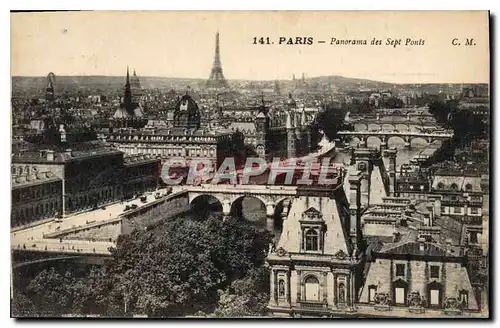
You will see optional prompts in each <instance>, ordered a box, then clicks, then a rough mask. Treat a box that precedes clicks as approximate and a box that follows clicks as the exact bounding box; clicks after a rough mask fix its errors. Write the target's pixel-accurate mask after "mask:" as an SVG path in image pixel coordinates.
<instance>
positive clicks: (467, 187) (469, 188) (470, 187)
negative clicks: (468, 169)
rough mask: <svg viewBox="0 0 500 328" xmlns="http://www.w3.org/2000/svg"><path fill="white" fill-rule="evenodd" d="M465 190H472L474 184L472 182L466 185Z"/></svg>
mask: <svg viewBox="0 0 500 328" xmlns="http://www.w3.org/2000/svg"><path fill="white" fill-rule="evenodd" d="M465 190H468V191H469V190H472V185H471V184H470V183H468V184H466V185H465Z"/></svg>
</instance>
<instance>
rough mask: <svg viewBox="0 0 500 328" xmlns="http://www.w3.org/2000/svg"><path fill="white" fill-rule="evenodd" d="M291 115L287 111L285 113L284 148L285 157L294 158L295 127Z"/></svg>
mask: <svg viewBox="0 0 500 328" xmlns="http://www.w3.org/2000/svg"><path fill="white" fill-rule="evenodd" d="M292 115H293V113H290V112H289V111H288V112H287V113H286V127H285V128H286V140H287V141H286V146H287V147H286V149H287V158H294V157H295V156H296V143H295V140H296V139H295V127H294V126H293V123H292Z"/></svg>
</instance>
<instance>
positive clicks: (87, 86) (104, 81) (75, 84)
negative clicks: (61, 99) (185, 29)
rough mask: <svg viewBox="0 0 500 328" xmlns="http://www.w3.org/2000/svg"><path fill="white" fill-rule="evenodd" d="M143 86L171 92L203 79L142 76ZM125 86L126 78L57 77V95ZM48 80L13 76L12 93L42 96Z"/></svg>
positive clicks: (116, 88) (111, 89)
mask: <svg viewBox="0 0 500 328" xmlns="http://www.w3.org/2000/svg"><path fill="white" fill-rule="evenodd" d="M139 78H140V81H141V85H142V87H143V88H145V89H155V88H158V89H162V90H170V89H171V88H178V87H179V86H184V87H185V86H187V85H191V86H193V87H194V86H196V85H198V84H203V83H204V82H205V80H203V79H185V78H166V77H148V76H145V77H143V76H140V77H139ZM124 85H125V76H56V82H55V89H56V93H64V92H65V91H66V92H71V93H74V92H75V91H79V90H80V91H87V92H88V91H91V92H101V93H112V92H115V91H119V92H122V90H123V87H124ZM46 86H47V78H46V77H41V76H36V77H28V76H13V77H12V92H13V93H14V94H15V93H28V94H33V95H41V94H43V93H44V92H45V88H46Z"/></svg>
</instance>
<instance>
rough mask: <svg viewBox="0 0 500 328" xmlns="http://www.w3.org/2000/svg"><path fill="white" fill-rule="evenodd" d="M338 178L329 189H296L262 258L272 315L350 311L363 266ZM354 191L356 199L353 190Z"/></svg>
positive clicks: (313, 314)
mask: <svg viewBox="0 0 500 328" xmlns="http://www.w3.org/2000/svg"><path fill="white" fill-rule="evenodd" d="M338 182H339V183H338V185H336V186H335V187H333V188H332V186H329V187H322V186H317V187H311V186H304V187H302V186H301V187H299V189H298V191H297V197H296V198H295V199H294V200H293V202H292V204H291V208H290V212H289V213H288V215H287V216H286V217H285V218H284V221H283V232H282V233H281V237H280V239H279V242H278V244H277V246H276V248H275V249H274V250H273V251H272V252H271V253H270V254H269V256H268V258H267V261H268V263H269V265H270V266H271V289H270V292H271V294H270V295H271V296H270V301H269V310H270V311H271V313H272V314H273V315H274V316H294V317H307V316H330V315H332V314H333V313H342V314H349V313H352V312H353V311H355V303H356V301H357V291H358V289H359V286H360V282H361V281H360V276H359V273H360V272H361V271H362V264H363V256H362V253H360V252H358V251H357V249H358V248H359V247H361V239H357V237H356V232H355V231H354V230H352V231H351V223H350V221H351V214H350V210H349V203H348V201H347V197H346V195H345V193H344V190H343V188H342V183H341V179H339V181H338ZM357 195H358V196H357V197H358V199H359V188H358V189H357ZM358 205H359V204H358ZM354 212H356V211H354ZM355 217H356V216H354V220H356V219H355ZM358 224H359V221H356V222H353V225H354V226H357V225H358ZM351 232H353V233H354V237H352V236H351ZM358 244H359V245H358ZM358 255H360V256H358Z"/></svg>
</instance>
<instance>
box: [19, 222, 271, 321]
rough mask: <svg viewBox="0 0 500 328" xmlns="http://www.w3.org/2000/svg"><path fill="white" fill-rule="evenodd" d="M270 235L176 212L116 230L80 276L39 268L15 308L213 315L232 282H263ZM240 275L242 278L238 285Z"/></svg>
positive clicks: (53, 312) (56, 312) (249, 285)
mask: <svg viewBox="0 0 500 328" xmlns="http://www.w3.org/2000/svg"><path fill="white" fill-rule="evenodd" d="M271 238H272V237H271V234H270V233H268V232H267V231H266V230H261V229H258V228H256V227H253V226H252V225H251V224H250V223H248V222H246V221H244V220H241V219H238V218H230V219H228V220H225V221H223V220H222V219H221V218H220V217H217V216H211V217H209V218H208V219H206V220H199V221H195V220H192V219H187V218H183V217H179V218H177V219H176V220H173V221H169V222H166V223H165V224H164V225H162V226H160V227H158V228H156V229H153V230H150V231H137V230H136V231H134V232H133V233H132V234H130V235H123V236H121V237H120V238H119V240H118V243H117V247H116V249H112V259H111V260H110V262H109V263H108V264H107V265H106V266H105V267H102V268H99V269H96V270H92V271H91V272H90V273H89V274H88V275H87V276H86V277H84V278H75V277H74V276H73V275H72V274H71V273H70V272H67V273H62V274H61V273H58V272H57V271H55V270H54V269H50V270H44V271H41V272H40V273H39V274H38V275H37V276H36V277H35V278H34V279H33V280H32V281H31V282H30V284H29V286H28V287H27V288H26V290H25V291H24V292H23V293H20V296H19V298H17V301H16V302H17V303H19V304H18V305H17V308H18V309H19V310H18V311H17V313H21V312H22V311H24V312H26V311H27V310H29V309H31V310H32V311H33V308H34V309H35V310H36V312H37V314H38V315H49V316H54V315H60V314H64V313H78V314H101V315H106V316H124V315H130V314H146V315H148V316H162V317H175V316H185V315H190V314H195V313H197V312H199V311H203V312H204V313H212V312H213V311H214V310H215V308H216V307H217V304H218V302H219V298H220V295H224V292H220V290H226V288H228V287H229V286H233V285H232V283H233V282H234V284H235V285H234V286H236V287H234V286H233V287H231V288H232V289H231V291H233V290H234V291H236V292H237V293H238V291H239V293H240V294H241V293H242V292H241V290H243V289H245V288H246V289H245V290H246V291H248V290H253V293H256V292H257V293H258V292H259V291H261V290H262V287H261V286H260V287H259V286H252V283H253V282H260V283H265V282H263V281H262V277H261V276H259V275H258V274H256V273H255V272H260V271H255V270H256V269H257V268H260V267H262V266H263V264H264V262H265V257H266V254H267V253H266V250H267V247H268V245H269V243H270V242H271ZM249 272H250V273H251V274H250V276H249V278H245V276H246V275H247V273H249ZM240 279H243V280H242V281H243V282H241V283H237V281H240ZM259 279H260V280H259ZM245 282H246V283H245ZM265 289H268V285H267V284H266V285H265ZM221 293H222V294H221ZM245 293H246V292H245ZM256 297H257V299H260V298H259V297H258V296H256ZM261 298H265V297H261ZM222 302H223V303H224V301H222ZM254 302H257V303H258V300H255V301H254ZM224 304H225V303H224ZM259 304H260V303H259ZM219 306H220V305H219ZM250 308H254V307H250ZM257 308H258V309H260V310H261V307H259V306H257ZM249 311H250V310H249Z"/></svg>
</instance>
